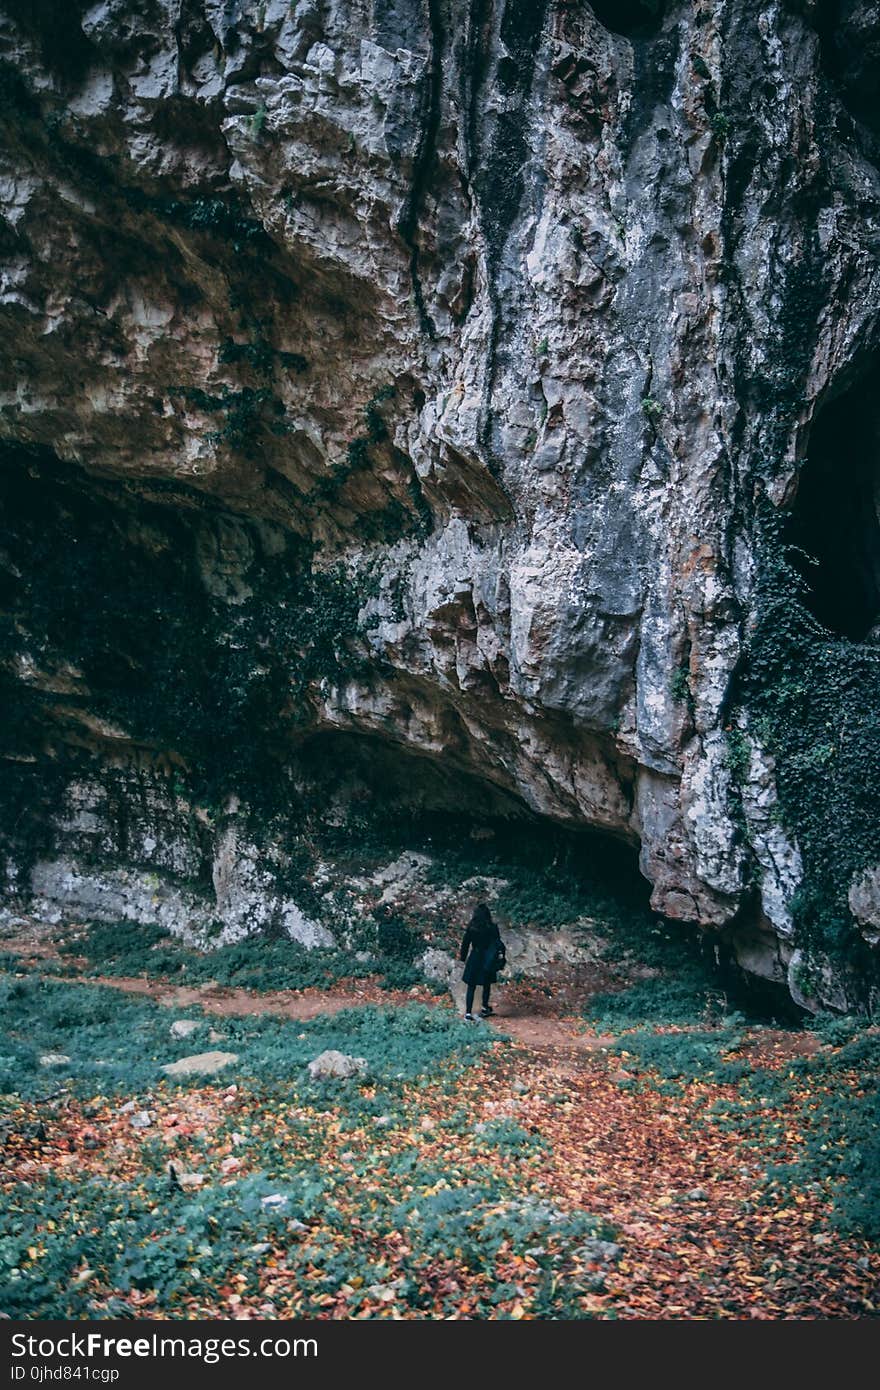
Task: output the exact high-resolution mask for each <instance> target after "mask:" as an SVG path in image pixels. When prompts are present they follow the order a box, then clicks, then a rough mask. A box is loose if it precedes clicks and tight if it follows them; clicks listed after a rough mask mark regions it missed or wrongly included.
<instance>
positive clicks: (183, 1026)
mask: <svg viewBox="0 0 880 1390" xmlns="http://www.w3.org/2000/svg"><path fill="white" fill-rule="evenodd" d="M198 1027H199V1022H198V1019H195V1018H176V1019H175V1020H174V1022H173V1023H172V1025H171V1027H170V1028H169V1029H168V1031H169V1033H170V1034H171V1036H172V1038H188V1037H189V1035H190V1033H194V1032H195V1031H196V1029H197V1028H198Z"/></svg>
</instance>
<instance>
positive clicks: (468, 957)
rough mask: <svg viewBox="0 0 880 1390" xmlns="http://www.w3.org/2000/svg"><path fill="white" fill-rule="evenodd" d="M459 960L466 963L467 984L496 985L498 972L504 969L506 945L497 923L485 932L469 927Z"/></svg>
mask: <svg viewBox="0 0 880 1390" xmlns="http://www.w3.org/2000/svg"><path fill="white" fill-rule="evenodd" d="M459 958H460V959H461V960H463V961H464V962H465V967H464V975H463V979H464V982H465V984H468V985H494V983H495V979H496V977H497V974H498V971H499V970H503V969H504V943H503V941H502V940H501V933H500V932H499V930H498V928H497V926H496V925H495V923H494V922H493V923H492V925H491V927H487V928H486V929H485V930H484V931H474V930H473V928H471V927H468V928H467V931H466V932H465V934H464V936H463V937H462V942H461V950H460V952H459Z"/></svg>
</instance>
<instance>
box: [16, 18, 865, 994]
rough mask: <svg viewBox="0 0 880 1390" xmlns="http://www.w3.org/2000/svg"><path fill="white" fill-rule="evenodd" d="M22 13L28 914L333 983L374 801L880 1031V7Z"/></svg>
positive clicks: (23, 802)
mask: <svg viewBox="0 0 880 1390" xmlns="http://www.w3.org/2000/svg"><path fill="white" fill-rule="evenodd" d="M0 11H2V17H0V96H2V108H0V114H2V125H3V138H2V150H0V180H2V195H3V196H2V202H3V220H2V223H0V305H2V314H3V320H4V325H5V327H4V333H3V339H2V344H0V351H2V358H3V367H2V380H0V388H2V389H0V437H2V451H3V457H2V463H0V489H2V496H3V504H2V505H3V514H2V532H0V623H2V639H0V640H2V692H3V701H4V706H5V710H6V714H5V717H4V720H3V728H2V731H0V740H2V749H0V751H2V754H3V758H4V762H3V767H4V769H5V770H4V773H3V789H2V793H0V795H2V802H3V832H4V841H3V843H4V856H5V857H4V865H5V878H6V889H7V891H8V892H9V893H10V894H11V895H19V896H22V895H23V896H25V897H28V896H31V897H32V896H33V895H36V896H37V897H38V898H39V899H41V900H42V901H44V902H48V903H56V904H57V903H61V904H64V903H67V904H74V905H75V906H77V907H78V908H80V909H81V910H83V911H96V910H97V908H96V903H97V904H99V905H100V904H101V903H103V909H104V910H105V912H106V913H109V914H111V915H112V914H113V913H117V914H118V915H128V916H135V917H136V918H137V917H139V916H141V917H143V919H144V920H148V919H150V918H153V919H161V920H164V921H167V922H168V923H169V924H170V925H172V926H173V927H174V928H175V929H177V930H184V931H185V930H192V929H194V928H193V923H196V924H197V923H198V922H200V921H201V920H202V918H204V919H205V921H215V922H217V921H219V924H220V927H221V929H222V930H223V931H226V932H227V933H228V932H230V931H232V932H240V931H246V930H251V929H253V928H254V927H256V926H260V925H265V923H266V922H267V921H269V920H270V919H271V920H273V921H276V922H277V921H279V920H280V921H281V922H282V924H283V925H284V926H285V927H286V929H288V930H290V931H292V932H294V933H295V932H296V931H300V932H302V931H305V933H306V935H307V936H308V935H309V933H310V932H314V931H318V933H319V936H318V940H319V939H320V930H321V929H320V928H319V927H316V926H315V924H309V923H306V924H305V926H303V920H304V919H303V917H302V912H301V906H302V904H301V902H300V900H299V898H298V896H297V887H296V884H297V879H296V875H295V874H293V876H292V877H291V873H292V870H291V864H292V862H293V861H292V858H291V851H290V845H289V843H287V841H286V840H285V832H284V827H285V825H289V824H290V823H292V822H293V821H295V820H296V817H297V815H298V814H301V813H302V810H303V807H304V806H306V805H308V806H311V807H314V806H315V805H319V806H322V807H324V808H325V809H326V808H330V813H331V814H332V815H337V816H339V815H344V814H346V813H348V812H349V811H350V810H351V807H352V805H354V804H357V805H360V804H361V801H362V800H363V799H364V798H365V797H366V796H367V791H365V790H364V789H365V788H367V790H369V789H376V788H377V787H378V788H379V789H383V790H384V792H385V795H386V804H387V801H388V797H389V794H390V796H391V797H393V798H395V802H396V804H404V803H408V802H411V803H412V804H416V803H419V804H429V803H430V804H431V805H436V806H442V807H445V808H446V809H454V810H456V811H457V812H458V813H460V814H461V815H462V816H465V817H470V818H472V819H473V821H474V823H475V824H476V825H479V823H480V822H481V821H482V820H486V819H491V818H492V817H494V816H501V817H510V816H521V817H523V818H524V820H525V821H526V822H528V820H529V819H530V818H532V819H533V818H540V819H541V820H543V821H549V822H555V823H558V824H560V825H567V826H570V827H574V828H577V827H582V828H584V829H587V828H589V829H591V830H593V831H602V832H606V833H608V834H611V835H614V836H617V837H619V838H621V839H623V840H626V841H627V842H629V843H630V844H631V845H633V846H634V847H637V848H638V852H639V862H640V868H641V872H642V874H643V875H644V876H645V878H646V879H647V880H648V881H649V882H650V884H651V885H652V905H653V907H654V908H655V909H656V911H657V912H658V913H660V914H662V915H664V916H666V917H669V918H674V919H681V920H682V921H686V922H692V923H695V924H700V925H701V926H703V927H705V928H708V929H711V930H714V931H718V932H719V933H721V934H722V935H723V936H724V937H725V939H726V940H729V941H730V942H732V943H733V946H734V949H735V950H736V952H737V953H738V956H739V959H740V960H741V962H742V963H743V965H745V966H746V968H747V969H751V970H754V971H756V972H757V973H759V974H764V975H770V976H771V977H774V978H779V979H787V981H788V983H789V986H790V988H791V989H792V992H793V993H794V995H795V997H796V998H799V999H800V1000H801V1001H802V1002H804V1003H807V1004H808V1005H810V1006H814V1005H815V1004H816V1003H819V1002H824V1003H826V1004H831V1005H832V1006H834V1007H840V1008H848V1007H852V1006H854V1005H855V1004H864V1003H865V1002H870V1000H871V995H872V990H873V989H874V986H873V984H872V981H876V978H877V964H876V943H877V940H878V929H880V897H878V888H877V884H878V875H880V817H878V815H877V810H876V807H877V796H878V793H880V739H878V734H880V710H878V700H880V691H878V667H880V646H878V645H877V638H878V628H877V624H878V622H880V530H878V528H880V520H878V518H880V397H878V394H877V384H878V373H880V273H878V272H880V173H878V168H880V100H878V84H880V7H878V5H876V4H874V3H868V0H864V2H860V0H838V3H832V2H831V0H827V2H826V0H801V3H796V0H788V2H787V3H786V2H784V0H677V2H676V0H670V2H669V3H664V0H615V3H610V0H601V3H598V2H597V3H594V4H592V5H591V4H587V3H585V0H345V2H344V3H343V0H294V3H290V0H259V2H258V0H103V2H102V3H97V4H89V3H87V0H64V2H63V3H53V0H2V4H0ZM378 814H379V815H380V816H381V814H383V812H382V810H381V807H380V809H379V812H378ZM295 858H296V856H295V855H294V856H293V859H295ZM200 914H201V915H200Z"/></svg>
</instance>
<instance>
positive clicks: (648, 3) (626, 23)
mask: <svg viewBox="0 0 880 1390" xmlns="http://www.w3.org/2000/svg"><path fill="white" fill-rule="evenodd" d="M590 8H591V9H592V11H593V14H594V15H595V16H596V18H597V19H598V21H599V23H600V24H601V25H602V26H603V27H604V28H605V29H608V30H609V31H610V32H611V33H612V34H621V35H622V36H623V37H624V38H627V39H648V38H651V37H652V36H653V35H654V34H656V33H658V31H659V29H660V26H661V25H662V23H663V16H664V11H665V8H666V6H665V2H664V0H591V3H590Z"/></svg>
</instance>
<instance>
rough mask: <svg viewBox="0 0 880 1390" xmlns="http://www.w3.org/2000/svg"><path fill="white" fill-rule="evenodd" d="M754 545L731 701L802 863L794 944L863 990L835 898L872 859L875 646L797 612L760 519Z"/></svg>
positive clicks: (878, 780)
mask: <svg viewBox="0 0 880 1390" xmlns="http://www.w3.org/2000/svg"><path fill="white" fill-rule="evenodd" d="M759 539H760V554H761V560H762V564H761V572H760V576H759V581H758V585H757V591H756V595H755V601H754V610H753V617H752V621H751V623H750V626H749V633H748V648H747V667H746V671H745V675H744V678H743V681H742V686H741V691H740V695H741V698H742V702H743V705H744V706H745V707H746V708H747V709H748V711H749V718H750V728H751V729H753V731H754V734H755V736H756V737H757V738H758V739H759V741H760V743H761V744H762V745H763V746H764V747H765V748H766V749H767V750H768V751H769V752H770V753H771V754H772V755H773V757H774V758H775V760H776V784H777V790H778V795H779V806H780V816H781V819H782V821H783V824H784V825H785V826H786V827H787V828H788V829H789V830H790V831H791V832H793V833H794V834H795V835H796V837H797V842H798V845H799V847H800V851H801V855H802V858H803V863H804V882H803V885H802V887H801V889H800V891H799V893H798V895H797V899H796V901H795V903H794V905H793V917H794V922H795V931H796V938H797V944H798V945H800V946H801V947H803V948H804V950H805V951H806V953H807V956H808V958H812V957H815V956H816V955H819V956H821V955H827V956H829V957H831V958H832V959H833V960H834V961H835V962H836V964H837V965H838V966H839V967H842V968H843V969H844V970H850V971H851V972H852V974H853V977H854V978H855V977H858V979H859V980H860V981H861V987H862V988H863V989H865V990H866V989H867V988H868V987H869V986H870V984H871V983H872V981H875V980H876V978H877V973H876V971H877V967H876V963H875V962H873V961H872V958H871V953H870V952H869V951H868V948H867V947H866V946H865V944H864V942H863V941H862V938H861V936H860V934H859V932H858V930H857V927H856V924H855V922H854V921H853V918H852V916H851V914H850V912H849V908H848V905H847V893H848V890H849V887H850V884H851V883H852V880H853V878H854V877H855V876H856V875H857V874H858V873H859V872H860V871H861V870H863V869H864V868H866V867H867V866H869V865H872V864H876V863H877V862H878V861H880V817H878V815H877V806H878V804H880V695H878V692H880V648H878V647H876V646H871V645H870V644H865V643H855V642H850V641H848V640H846V639H845V638H839V637H835V636H833V635H832V634H831V633H829V632H828V631H827V630H825V629H824V628H823V627H822V626H821V625H820V624H819V623H818V622H817V620H816V619H815V618H814V617H813V616H812V615H811V614H810V613H809V612H808V610H807V608H806V607H805V606H804V603H803V592H804V581H803V580H802V579H801V578H800V576H799V575H798V574H797V572H796V571H795V570H794V568H793V566H792V565H791V564H790V562H789V560H788V558H787V553H786V548H785V545H784V540H783V536H782V530H781V524H780V522H779V520H778V518H776V517H769V518H768V517H766V516H765V517H763V518H762V523H761V533H760V537H759Z"/></svg>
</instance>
